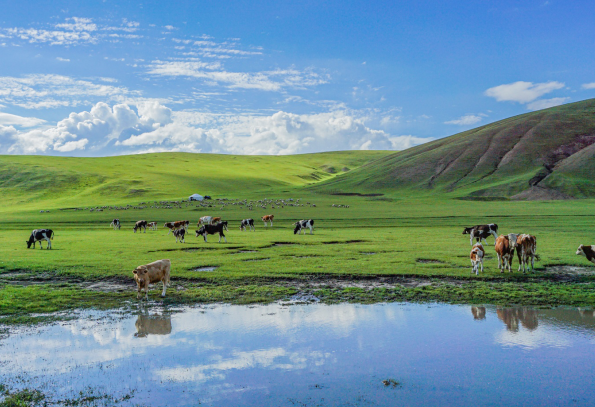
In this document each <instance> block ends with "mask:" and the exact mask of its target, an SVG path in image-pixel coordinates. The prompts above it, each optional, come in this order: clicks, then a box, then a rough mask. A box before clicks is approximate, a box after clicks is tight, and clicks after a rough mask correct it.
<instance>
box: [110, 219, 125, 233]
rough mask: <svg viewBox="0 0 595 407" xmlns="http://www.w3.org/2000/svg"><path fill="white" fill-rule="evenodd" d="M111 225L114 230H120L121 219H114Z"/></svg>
mask: <svg viewBox="0 0 595 407" xmlns="http://www.w3.org/2000/svg"><path fill="white" fill-rule="evenodd" d="M110 226H111V227H113V228H114V230H119V229H120V227H121V226H122V225H121V224H120V219H114V220H112V223H111V224H110Z"/></svg>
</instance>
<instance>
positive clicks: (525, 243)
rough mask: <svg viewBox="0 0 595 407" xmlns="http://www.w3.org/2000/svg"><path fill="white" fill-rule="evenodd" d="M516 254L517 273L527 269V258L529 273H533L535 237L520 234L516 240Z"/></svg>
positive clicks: (535, 247) (535, 250)
mask: <svg viewBox="0 0 595 407" xmlns="http://www.w3.org/2000/svg"><path fill="white" fill-rule="evenodd" d="M516 244H517V246H516V254H517V256H518V258H519V271H521V268H522V269H523V273H524V272H525V269H528V268H529V258H531V272H534V271H535V267H534V266H535V255H536V252H537V239H536V238H535V236H532V235H526V234H521V235H518V237H517V238H516Z"/></svg>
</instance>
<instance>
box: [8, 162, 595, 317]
mask: <svg viewBox="0 0 595 407" xmlns="http://www.w3.org/2000/svg"><path fill="white" fill-rule="evenodd" d="M383 154H384V155H385V154H386V153H382V152H363V153H362V152H352V153H328V154H320V155H319V154H312V155H305V156H295V157H290V158H288V159H286V160H285V161H283V160H281V158H283V157H255V158H253V160H254V162H255V163H252V162H251V161H249V160H248V159H247V158H245V157H242V158H240V157H233V156H230V157H224V156H207V155H192V154H154V155H148V156H133V157H112V158H103V159H67V158H56V157H49V158H48V161H47V163H46V162H45V161H44V163H43V165H40V164H39V162H36V161H35V160H34V157H0V168H2V171H3V173H4V178H3V188H2V190H1V191H2V195H3V196H2V198H3V201H4V202H6V204H5V205H4V206H3V207H2V208H0V216H1V222H0V228H1V229H0V314H1V315H2V317H3V318H2V319H3V320H4V321H5V322H7V323H10V322H19V321H21V322H25V321H29V320H30V318H32V317H33V318H34V319H39V318H45V317H46V316H44V315H43V314H44V313H49V312H55V311H64V310H68V309H74V308H81V307H103V308H105V307H115V306H127V305H131V304H136V303H137V300H136V286H135V283H134V281H133V274H132V270H133V269H134V268H135V267H136V266H138V265H141V264H147V263H149V262H152V261H155V260H158V259H170V260H171V262H172V272H171V277H172V283H171V285H170V287H169V289H168V291H167V296H166V298H165V299H161V298H160V297H159V294H160V292H161V283H158V284H156V285H153V286H152V289H151V291H150V293H149V298H150V300H151V301H157V302H158V303H164V304H188V303H200V302H230V303H254V302H271V301H276V300H292V301H304V300H308V299H312V298H313V297H312V295H313V296H315V297H317V298H319V299H320V300H322V301H324V302H337V301H357V302H378V301H403V300H407V301H447V302H466V303H493V304H531V305H540V306H552V305H575V306H576V305H581V306H593V305H595V279H594V278H593V277H592V275H593V271H595V270H594V268H593V267H592V264H590V263H589V262H588V261H587V260H586V259H585V258H584V257H579V256H576V255H575V251H576V249H577V247H578V245H579V244H592V243H593V233H592V220H591V219H592V212H593V210H592V208H593V204H594V202H593V201H592V200H571V201H531V202H522V201H469V200H461V199H457V197H456V196H449V195H445V194H443V195H431V194H428V193H425V194H424V193H421V192H417V193H410V192H402V191H401V192H400V191H395V190H393V191H382V192H377V193H370V192H369V191H367V193H366V194H359V195H358V194H357V193H358V192H359V191H358V190H357V185H353V190H351V191H342V192H341V193H342V194H343V195H333V194H336V193H337V191H336V190H333V191H331V192H325V191H324V189H323V188H321V187H320V186H321V185H322V186H324V182H325V180H327V181H333V179H334V178H335V177H337V176H339V177H346V176H348V175H349V171H351V170H352V169H354V168H357V167H358V166H360V165H362V164H365V163H366V162H369V161H370V160H374V159H376V158H378V157H379V156H380V157H382V156H383ZM43 160H45V158H44V159H43ZM85 160H88V161H85ZM217 160H220V162H219V166H220V168H222V170H221V171H219V170H217V168H219V167H217V166H216V165H215V164H213V162H215V163H216V162H217ZM234 160H246V162H245V163H244V164H242V165H241V166H240V167H239V168H238V169H237V170H236V171H235V172H233V171H228V170H227V169H226V165H227V166H231V165H233V162H234ZM170 162H171V163H172V166H173V167H174V170H170V169H168V165H169V163H170ZM180 162H185V167H184V166H180V167H176V166H175V165H174V163H176V164H177V163H180ZM259 162H260V164H261V165H264V166H265V168H266V167H267V166H270V167H271V168H270V169H269V170H263V169H262V167H259V166H258V165H257V164H258V163H259ZM85 163H88V164H89V165H85ZM159 163H161V164H159ZM126 165H128V166H129V167H131V168H134V172H125V171H124V170H117V168H119V166H122V167H125V166H126ZM203 165H204V167H202V166H203ZM209 165H210V167H209ZM143 166H144V167H143ZM153 166H163V168H164V169H165V170H164V171H166V174H165V175H164V174H160V173H159V172H158V171H157V170H155V171H156V172H155V173H151V172H150V169H151V168H154V167H153ZM251 166H252V167H251ZM186 167H188V168H189V169H190V170H191V171H189V174H188V175H187V176H185V175H184V173H186V171H185V168H186ZM143 168H144V169H143ZM160 168H161V167H160ZM85 171H86V172H85ZM120 171H121V172H120ZM176 171H178V173H177V174H178V175H176ZM180 173H181V174H182V175H179V174H180ZM341 173H347V174H346V175H337V174H341ZM7 174H8V175H7ZM48 174H51V175H52V176H54V177H56V179H57V181H56V182H52V181H51V179H50V178H51V177H49V176H48ZM100 174H103V175H100ZM48 177H49V178H48ZM101 177H104V179H103V181H101V182H99V181H97V182H98V184H94V183H93V182H92V181H85V180H93V179H101ZM176 177H177V178H176ZM112 178H115V179H116V181H113V182H112V181H111V179H112ZM68 179H70V180H71V181H72V183H71V184H68V183H67V181H66V180H68ZM124 179H127V180H128V183H129V184H128V186H126V183H125V182H124ZM238 179H240V180H241V182H240V181H238ZM203 180H206V181H205V185H206V186H203ZM214 180H216V182H215V181H214ZM75 181H76V182H75ZM321 181H322V183H321ZM85 182H88V184H85ZM331 184H332V182H331ZM106 185H111V186H110V187H109V188H107V187H106ZM314 185H316V188H313V186H314ZM194 192H199V193H202V194H209V195H212V196H213V198H215V200H213V201H208V202H207V201H205V203H203V204H202V205H201V204H198V203H188V202H182V203H181V204H179V205H178V204H172V203H171V202H172V201H178V202H181V200H182V199H185V198H186V197H187V196H188V195H190V194H191V193H194ZM218 199H224V200H221V201H220V200H218ZM264 199H269V200H274V199H284V200H285V201H286V203H291V205H284V206H283V207H279V206H278V205H277V207H275V208H274V209H273V208H272V207H271V204H270V203H263V204H258V203H257V202H255V203H254V204H253V206H252V208H253V209H252V210H250V209H249V208H248V206H247V205H242V204H241V203H240V201H243V200H248V201H250V200H252V201H258V200H264ZM289 199H293V201H289ZM298 199H299V202H298ZM164 201H168V202H170V203H169V204H166V203H164ZM156 202H157V203H156ZM205 204H206V205H211V206H210V207H208V206H205ZM298 204H299V205H303V206H297V205H298ZM126 205H130V206H129V209H126V210H124V209H119V210H118V209H110V207H112V208H113V207H120V208H123V207H126ZM314 205H315V206H314ZM333 205H335V206H333ZM261 206H266V208H263V207H261ZM101 207H103V208H101ZM96 208H101V209H103V210H102V211H97V210H96ZM134 208H137V209H134ZM40 211H44V212H43V213H41V212H40ZM45 211H49V212H45ZM266 214H274V215H275V221H274V226H273V227H270V226H268V227H264V225H263V223H262V221H260V218H261V216H263V215H266ZM205 215H211V216H221V217H222V218H223V220H227V221H228V222H229V232H226V236H227V241H228V242H227V243H224V242H223V241H222V242H221V243H218V242H217V240H218V236H209V238H208V243H205V242H203V240H202V237H199V238H197V237H195V235H194V230H195V229H196V227H195V226H196V222H197V221H198V219H199V218H200V217H201V216H205ZM114 218H119V219H120V221H121V222H122V229H121V230H116V231H114V230H112V229H111V228H110V226H109V225H110V222H111V221H112V219H114ZM245 218H254V220H255V225H256V231H255V232H248V231H246V232H240V230H239V223H240V220H242V219H245ZM310 218H311V219H314V220H315V225H314V226H315V230H314V234H313V235H310V234H308V233H307V234H306V235H294V233H293V223H294V222H295V221H296V220H299V219H310ZM140 219H145V220H147V221H149V222H150V221H156V222H157V223H158V225H159V229H158V230H157V231H152V230H147V232H146V233H133V230H132V227H133V225H134V222H136V221H137V220H140ZM176 220H190V222H191V226H190V228H189V231H188V234H187V235H186V242H185V243H176V242H175V238H174V237H173V236H172V235H171V234H169V235H167V229H165V228H164V227H163V223H164V222H168V221H176ZM482 223H497V224H498V225H499V233H500V234H507V233H529V234H532V235H535V236H537V253H538V254H539V256H540V260H539V261H538V262H536V272H535V273H528V274H523V273H519V272H516V269H517V268H518V262H517V259H516V257H515V260H514V264H513V271H514V272H513V273H510V274H509V273H504V274H502V273H500V271H499V270H498V269H497V258H496V255H495V252H494V250H493V243H494V242H493V238H491V237H490V238H489V239H488V243H487V245H485V247H486V250H487V258H486V259H485V261H484V266H485V271H484V273H480V275H479V276H475V275H474V274H473V275H472V274H471V273H470V271H471V264H470V261H469V251H470V248H471V246H470V244H469V238H468V235H462V231H463V228H464V227H467V226H473V225H476V224H482ZM35 228H50V229H53V230H54V232H55V238H54V240H53V242H52V246H53V249H52V250H45V249H44V250H40V249H39V244H37V249H35V250H33V249H27V248H26V243H25V241H26V240H27V239H28V237H29V234H30V233H31V230H32V229H35ZM43 245H44V247H45V245H46V244H45V242H44V243H43ZM40 314H41V315H40ZM66 315H67V314H66ZM62 316H64V315H62Z"/></svg>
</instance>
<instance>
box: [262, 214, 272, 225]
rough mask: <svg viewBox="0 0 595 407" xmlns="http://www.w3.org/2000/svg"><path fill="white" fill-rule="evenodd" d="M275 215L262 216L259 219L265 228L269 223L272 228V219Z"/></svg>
mask: <svg viewBox="0 0 595 407" xmlns="http://www.w3.org/2000/svg"><path fill="white" fill-rule="evenodd" d="M274 218H275V215H264V216H263V217H262V218H261V219H262V221H263V222H264V226H265V227H266V226H267V222H271V226H273V219H274Z"/></svg>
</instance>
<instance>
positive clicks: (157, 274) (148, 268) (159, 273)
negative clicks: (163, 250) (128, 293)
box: [132, 260, 171, 301]
mask: <svg viewBox="0 0 595 407" xmlns="http://www.w3.org/2000/svg"><path fill="white" fill-rule="evenodd" d="M170 271H171V262H170V261H169V260H157V261H154V262H153V263H149V264H146V265H144V266H138V267H137V268H136V269H134V270H133V271H132V272H133V273H134V280H135V281H136V285H137V288H138V293H137V294H136V298H137V299H138V298H139V297H140V296H141V291H143V290H144V291H145V296H146V299H147V301H148V300H149V284H153V283H156V282H158V281H161V282H163V291H162V292H161V296H162V297H165V289H166V288H167V285H168V284H169V275H170Z"/></svg>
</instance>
